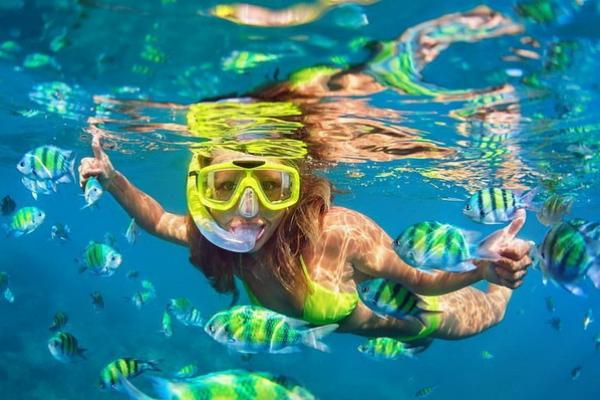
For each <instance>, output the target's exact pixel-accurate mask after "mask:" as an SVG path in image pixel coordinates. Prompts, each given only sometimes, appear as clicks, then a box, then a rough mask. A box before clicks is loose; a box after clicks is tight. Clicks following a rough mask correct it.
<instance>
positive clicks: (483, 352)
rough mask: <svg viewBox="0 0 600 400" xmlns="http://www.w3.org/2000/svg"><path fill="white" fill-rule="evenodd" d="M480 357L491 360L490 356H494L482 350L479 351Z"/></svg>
mask: <svg viewBox="0 0 600 400" xmlns="http://www.w3.org/2000/svg"><path fill="white" fill-rule="evenodd" d="M481 358H483V359H484V360H491V359H492V358H494V355H493V354H492V353H490V352H489V351H487V350H483V351H482V352H481Z"/></svg>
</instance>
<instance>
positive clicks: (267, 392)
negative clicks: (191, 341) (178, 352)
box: [121, 370, 316, 400]
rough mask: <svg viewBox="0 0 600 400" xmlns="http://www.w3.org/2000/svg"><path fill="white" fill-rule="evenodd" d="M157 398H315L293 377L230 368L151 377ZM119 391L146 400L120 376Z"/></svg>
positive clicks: (132, 397)
mask: <svg viewBox="0 0 600 400" xmlns="http://www.w3.org/2000/svg"><path fill="white" fill-rule="evenodd" d="M150 380H151V381H152V383H153V386H154V389H155V391H156V393H157V396H158V398H161V399H169V400H223V399H227V400H315V399H316V398H315V396H314V395H313V394H312V393H310V392H309V391H308V390H307V389H306V388H304V387H302V386H300V385H299V384H298V383H296V382H295V381H294V380H292V379H289V378H286V377H284V376H278V375H273V374H269V373H263V372H248V371H244V370H229V371H221V372H214V373H212V374H208V375H201V376H197V377H194V378H188V379H184V380H180V379H176V380H167V379H163V378H159V377H154V376H153V377H150ZM121 387H122V390H123V391H124V392H125V393H126V394H127V395H128V396H129V398H131V399H137V400H148V399H150V397H148V396H147V395H146V394H144V393H142V392H141V391H140V390H139V389H138V388H136V387H135V386H133V384H131V382H129V381H128V380H127V379H125V378H121Z"/></svg>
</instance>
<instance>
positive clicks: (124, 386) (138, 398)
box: [117, 374, 168, 400]
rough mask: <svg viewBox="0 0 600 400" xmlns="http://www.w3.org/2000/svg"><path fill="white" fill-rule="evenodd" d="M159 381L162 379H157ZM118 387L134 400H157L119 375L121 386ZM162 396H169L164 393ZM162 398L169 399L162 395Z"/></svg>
mask: <svg viewBox="0 0 600 400" xmlns="http://www.w3.org/2000/svg"><path fill="white" fill-rule="evenodd" d="M157 379H160V378H157ZM117 387H118V389H119V391H121V392H123V393H125V394H126V395H127V396H129V398H130V399H132V400H156V399H155V398H154V397H150V396H148V395H146V394H145V393H143V392H142V391H140V389H138V388H137V387H135V386H133V384H132V383H131V382H129V380H128V379H127V378H125V377H124V376H123V375H121V374H119V384H118V386H117ZM162 394H167V392H166V391H163V392H162ZM160 398H161V399H166V398H168V397H167V396H164V395H162V396H160Z"/></svg>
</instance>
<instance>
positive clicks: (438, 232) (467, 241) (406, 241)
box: [393, 221, 496, 271]
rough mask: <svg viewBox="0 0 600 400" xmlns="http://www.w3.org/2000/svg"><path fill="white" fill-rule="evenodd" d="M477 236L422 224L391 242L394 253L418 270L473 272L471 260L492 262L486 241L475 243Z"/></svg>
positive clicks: (432, 223) (439, 224) (434, 222)
mask: <svg viewBox="0 0 600 400" xmlns="http://www.w3.org/2000/svg"><path fill="white" fill-rule="evenodd" d="M475 235H476V234H473V233H470V232H467V231H463V230H461V229H458V228H456V227H454V226H452V225H449V224H442V223H440V222H437V221H425V222H419V223H416V224H413V225H411V226H409V227H408V228H406V229H405V230H404V231H402V233H401V234H400V235H399V236H398V237H397V238H396V240H394V242H393V248H394V251H395V252H396V254H398V256H399V257H400V258H402V259H403V260H404V261H405V262H406V263H408V264H410V265H412V266H413V267H417V268H421V269H432V268H436V269H444V270H451V271H466V270H471V269H475V266H474V265H473V264H472V263H471V262H470V260H472V259H473V258H484V259H495V258H496V256H495V255H494V254H492V252H491V251H490V250H488V246H486V244H485V243H486V240H484V241H483V242H482V244H481V245H478V244H477V243H474V240H473V238H474V236H475Z"/></svg>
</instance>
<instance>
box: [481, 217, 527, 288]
mask: <svg viewBox="0 0 600 400" xmlns="http://www.w3.org/2000/svg"><path fill="white" fill-rule="evenodd" d="M525 215H526V214H525V210H518V211H517V217H516V218H515V219H514V220H513V221H512V222H511V223H510V225H508V226H507V227H505V228H503V229H500V230H498V231H496V232H494V233H492V234H491V235H490V236H488V237H487V238H486V239H485V241H484V242H482V243H481V245H480V246H483V247H485V248H486V249H487V250H489V251H490V252H492V253H496V254H498V255H499V256H500V258H499V259H498V260H495V261H493V262H491V261H486V260H476V261H475V262H474V264H475V265H476V266H477V267H478V268H479V269H480V271H481V272H482V276H483V279H485V280H487V281H488V282H491V283H495V284H498V285H502V286H506V287H509V288H511V289H516V288H518V287H519V286H521V285H522V284H523V277H524V276H525V274H526V273H527V268H528V267H529V266H530V265H531V259H530V258H529V251H530V250H531V242H528V241H525V240H522V239H518V238H517V237H516V236H517V234H518V233H519V231H520V230H521V228H522V227H523V225H524V224H525Z"/></svg>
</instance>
